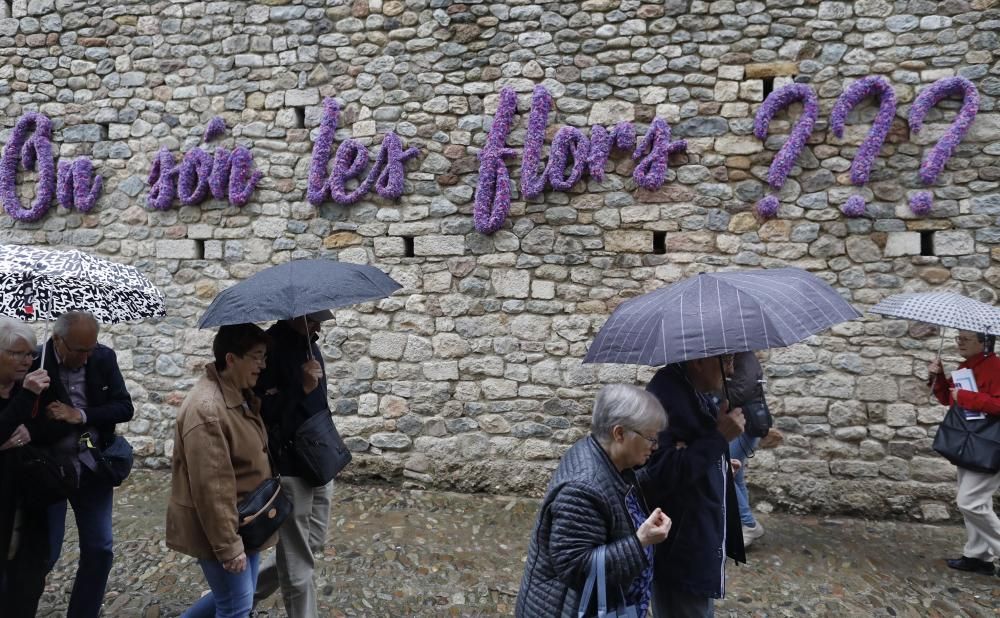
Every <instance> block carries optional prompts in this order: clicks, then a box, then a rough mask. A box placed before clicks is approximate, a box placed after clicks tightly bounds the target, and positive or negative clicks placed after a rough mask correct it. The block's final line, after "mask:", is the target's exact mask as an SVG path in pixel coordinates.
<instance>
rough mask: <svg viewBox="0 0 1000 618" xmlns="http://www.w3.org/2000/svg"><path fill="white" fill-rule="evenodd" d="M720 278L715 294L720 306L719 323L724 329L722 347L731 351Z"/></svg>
mask: <svg viewBox="0 0 1000 618" xmlns="http://www.w3.org/2000/svg"><path fill="white" fill-rule="evenodd" d="M721 285H722V284H721V283H720V282H719V280H718V279H716V280H715V296H716V300H718V306H719V324H720V325H721V330H722V349H723V350H725V351H727V352H728V351H729V342H728V341H726V316H725V315H723V313H722V288H721Z"/></svg>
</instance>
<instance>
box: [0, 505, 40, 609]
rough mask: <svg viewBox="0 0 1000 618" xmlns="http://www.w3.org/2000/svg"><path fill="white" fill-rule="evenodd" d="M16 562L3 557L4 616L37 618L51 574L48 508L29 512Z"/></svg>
mask: <svg viewBox="0 0 1000 618" xmlns="http://www.w3.org/2000/svg"><path fill="white" fill-rule="evenodd" d="M19 534H20V539H19V540H18V549H17V553H16V554H14V557H13V559H11V560H6V558H7V556H0V558H2V560H0V615H3V616H4V617H5V618H34V616H35V614H36V613H37V611H38V600H39V599H40V598H41V597H42V592H44V590H45V576H46V575H47V574H48V571H49V569H48V544H49V540H48V523H47V521H46V513H45V510H44V509H39V510H31V509H29V510H26V511H25V512H24V513H23V519H22V523H21V527H20V531H19Z"/></svg>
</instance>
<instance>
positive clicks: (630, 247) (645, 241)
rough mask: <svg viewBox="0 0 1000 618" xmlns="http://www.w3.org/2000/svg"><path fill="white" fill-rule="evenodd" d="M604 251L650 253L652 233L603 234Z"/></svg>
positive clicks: (627, 231) (624, 232) (632, 231)
mask: <svg viewBox="0 0 1000 618" xmlns="http://www.w3.org/2000/svg"><path fill="white" fill-rule="evenodd" d="M604 250H605V251H616V252H621V253H650V252H652V251H653V232H652V231H650V230H612V231H609V232H607V233H605V234H604Z"/></svg>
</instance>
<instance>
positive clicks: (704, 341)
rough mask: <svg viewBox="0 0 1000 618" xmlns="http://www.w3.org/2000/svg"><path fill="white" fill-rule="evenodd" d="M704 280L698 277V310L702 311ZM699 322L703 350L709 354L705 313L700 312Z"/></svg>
mask: <svg viewBox="0 0 1000 618" xmlns="http://www.w3.org/2000/svg"><path fill="white" fill-rule="evenodd" d="M702 279H704V276H703V275H698V309H701V308H702V307H703V306H704V305H703V302H702V299H701V289H702ZM698 322H699V324H700V325H701V349H702V350H703V351H705V352H706V353H707V352H708V338H707V337H705V312H704V311H698Z"/></svg>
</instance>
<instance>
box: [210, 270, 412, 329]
mask: <svg viewBox="0 0 1000 618" xmlns="http://www.w3.org/2000/svg"><path fill="white" fill-rule="evenodd" d="M401 287H403V286H401V285H400V284H398V283H396V282H395V281H393V280H392V278H391V277H390V276H389V275H387V274H385V273H384V272H382V271H381V270H379V269H377V268H375V267H374V266H368V265H365V264H349V263H347V262H335V261H333V260H324V259H318V260H296V261H293V262H286V263H284V264H279V265H277V266H272V267H270V268H266V269H264V270H262V271H260V272H259V273H257V274H255V275H252V276H250V277H248V278H246V279H244V280H243V281H241V282H239V283H237V284H236V285H234V286H232V287H231V288H228V289H226V290H223V291H222V293H220V294H219V295H218V296H216V297H215V300H213V301H212V304H211V305H209V307H208V309H207V310H206V311H205V314H204V315H202V316H201V320H199V321H198V328H209V327H212V326H225V325H226V324H242V323H244V322H266V321H268V320H287V319H290V318H295V317H298V316H302V315H305V314H307V313H312V312H314V311H322V310H324V309H334V308H336V307H346V306H348V305H356V304H358V303H363V302H367V301H370V300H378V299H380V298H385V297H387V296H389V295H390V294H392V293H393V292H395V291H396V290H398V289H400V288H401Z"/></svg>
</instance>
